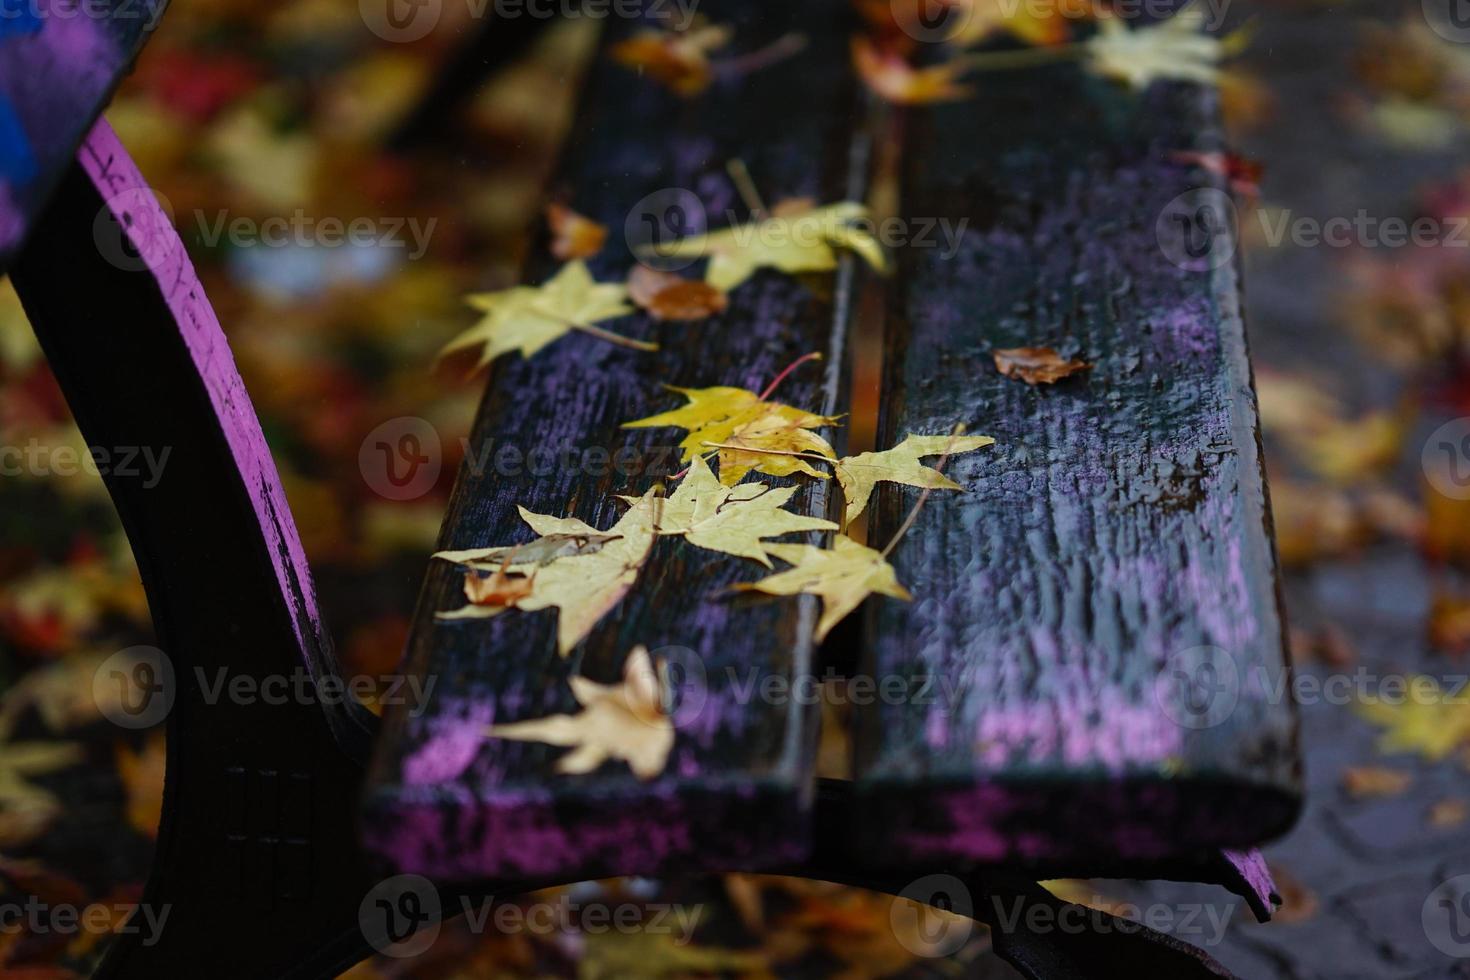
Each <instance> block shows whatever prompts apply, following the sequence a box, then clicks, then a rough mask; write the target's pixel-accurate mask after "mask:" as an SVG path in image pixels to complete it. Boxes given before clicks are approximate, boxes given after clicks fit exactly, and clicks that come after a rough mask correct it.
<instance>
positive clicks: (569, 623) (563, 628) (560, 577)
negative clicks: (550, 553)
mask: <svg viewBox="0 0 1470 980" xmlns="http://www.w3.org/2000/svg"><path fill="white" fill-rule="evenodd" d="M660 503H662V501H661V500H659V499H658V498H657V497H656V495H655V493H654V492H653V491H649V492H648V493H647V494H645V495H644V496H642V497H639V498H637V499H636V501H635V502H634V503H633V506H632V507H631V508H629V510H628V512H627V513H626V514H624V515H623V516H622V519H621V520H619V521H618V522H617V523H616V524H614V525H613V526H612V528H610V529H609V530H608V531H605V532H603V531H598V530H597V529H596V528H594V527H592V526H591V525H588V524H584V523H583V522H581V521H579V520H576V519H575V518H556V517H545V516H543V515H539V514H531V513H529V512H528V511H525V510H522V511H521V517H522V518H523V519H524V520H525V521H526V523H527V524H530V525H531V527H532V529H533V530H535V531H536V532H537V533H539V534H552V535H564V536H571V537H572V538H574V539H575V538H578V537H581V538H588V539H591V538H597V539H600V540H599V541H597V546H596V547H595V548H592V547H589V548H586V549H583V550H578V551H576V552H574V553H572V554H568V555H562V556H560V557H556V558H553V559H551V560H550V561H545V562H540V563H536V562H523V561H522V560H521V558H522V553H523V552H525V551H527V550H530V549H531V548H533V547H534V543H533V544H532V545H527V546H525V547H524V548H522V549H520V551H519V552H517V554H516V555H515V556H514V557H512V558H511V559H510V563H509V564H508V565H507V566H506V567H507V568H508V569H510V570H516V569H522V568H527V567H529V566H530V565H531V564H538V568H537V571H536V573H535V575H534V576H532V577H531V582H530V586H529V589H530V594H529V595H526V596H524V597H522V598H518V599H517V600H516V603H515V608H516V609H518V610H521V611H523V612H534V611H536V610H539V609H549V608H551V607H553V606H554V607H556V608H557V609H558V610H559V611H560V616H559V618H558V620H557V631H556V635H557V650H558V652H559V653H560V654H561V655H562V656H563V657H565V656H567V655H568V654H569V653H571V651H572V648H573V647H575V646H576V645H577V644H578V643H580V642H581V641H582V639H583V638H584V637H586V635H587V634H588V633H590V632H591V631H592V627H593V626H595V625H597V621H598V620H599V619H601V618H602V617H603V616H605V615H606V614H607V613H608V612H610V611H611V610H612V609H613V607H614V606H616V605H617V604H618V603H619V602H621V601H622V599H623V596H625V595H627V594H628V590H629V589H631V588H632V587H633V583H634V582H635V581H637V579H638V572H639V570H640V569H641V568H642V567H643V563H644V562H645V561H647V560H648V555H649V552H650V551H651V550H652V549H653V541H654V537H655V529H654V523H653V521H654V516H655V511H656V509H657V506H658V505H659V504H660ZM490 550H494V551H503V550H504V549H479V550H478V551H470V552H464V551H460V552H440V553H438V554H436V555H435V556H434V557H436V558H443V559H445V560H447V561H466V560H468V561H473V560H474V558H473V557H469V558H466V557H465V556H474V555H477V554H484V553H485V552H486V551H490ZM504 560H505V559H502V561H504ZM503 611H504V607H495V606H479V605H468V606H465V607H463V608H461V609H455V610H451V611H449V612H441V613H439V614H438V615H437V616H436V618H437V619H440V620H450V621H452V620H464V619H486V618H489V617H491V616H495V615H497V614H499V613H501V612H503Z"/></svg>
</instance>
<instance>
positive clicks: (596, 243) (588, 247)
mask: <svg viewBox="0 0 1470 980" xmlns="http://www.w3.org/2000/svg"><path fill="white" fill-rule="evenodd" d="M546 223H547V225H549V226H550V228H551V254H552V255H554V256H556V257H557V258H559V259H561V260H562V261H563V262H566V261H568V260H570V259H590V258H591V257H592V256H594V255H596V254H597V253H598V252H600V251H602V246H603V245H605V244H607V226H606V225H600V224H598V223H597V222H595V221H593V220H592V219H591V218H589V217H587V216H586V215H582V214H578V213H577V212H575V211H573V210H572V209H571V208H569V207H567V206H566V205H565V204H556V203H552V204H548V205H546Z"/></svg>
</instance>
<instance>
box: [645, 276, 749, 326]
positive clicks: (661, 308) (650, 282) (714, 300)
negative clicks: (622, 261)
mask: <svg viewBox="0 0 1470 980" xmlns="http://www.w3.org/2000/svg"><path fill="white" fill-rule="evenodd" d="M628 297H629V298H630V299H631V300H632V301H633V302H635V303H637V304H638V305H639V306H641V307H643V308H644V309H645V310H647V311H648V312H649V313H650V314H652V315H653V318H654V319H655V320H703V319H705V318H706V317H709V316H713V315H714V314H716V313H723V312H725V309H726V308H727V307H728V306H729V305H730V300H729V297H728V296H726V294H725V293H723V292H721V291H720V290H719V289H716V288H715V287H714V286H711V285H710V284H709V283H707V282H705V281H704V280H702V279H684V278H681V277H679V276H676V275H674V274H673V273H672V272H660V271H658V270H656V269H650V268H648V266H645V265H640V266H636V267H634V269H633V271H632V273H630V274H629V276H628Z"/></svg>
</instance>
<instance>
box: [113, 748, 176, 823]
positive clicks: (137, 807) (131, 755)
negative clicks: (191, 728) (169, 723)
mask: <svg viewBox="0 0 1470 980" xmlns="http://www.w3.org/2000/svg"><path fill="white" fill-rule="evenodd" d="M167 760H168V741H167V739H166V738H165V736H164V733H163V732H161V731H156V732H150V733H149V735H148V741H147V742H145V743H144V744H143V748H142V749H140V750H139V751H137V752H134V751H133V750H132V749H131V748H129V747H128V746H126V745H123V744H121V743H119V745H118V746H117V775H118V778H119V779H121V780H122V784H123V787H124V788H125V789H126V790H127V793H128V823H129V824H131V825H132V827H133V829H134V830H136V831H137V832H138V833H140V834H144V835H146V836H148V837H157V836H158V822H159V820H161V819H162V818H163V774H164V768H165V766H166V765H167Z"/></svg>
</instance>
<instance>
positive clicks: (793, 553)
mask: <svg viewBox="0 0 1470 980" xmlns="http://www.w3.org/2000/svg"><path fill="white" fill-rule="evenodd" d="M766 551H767V552H768V553H770V554H772V555H775V556H776V557H777V558H779V559H781V560H782V561H784V562H787V563H789V564H791V565H793V566H795V567H793V568H788V569H787V570H786V571H784V572H777V573H776V574H775V575H772V576H770V577H769V578H763V579H761V580H760V581H759V582H751V583H742V584H740V585H737V586H735V588H737V589H741V590H745V591H755V592H764V593H766V594H767V595H797V594H799V593H807V594H809V595H815V596H820V597H821V599H822V618H821V620H820V621H819V622H818V623H817V634H816V638H817V641H818V642H821V641H822V640H823V639H825V638H826V636H827V634H828V633H829V632H831V630H832V627H834V626H836V625H837V624H838V623H839V622H841V621H842V619H843V618H844V617H846V616H847V614H848V613H850V612H852V611H853V610H854V609H856V608H857V607H858V604H859V603H861V602H862V601H863V600H864V599H866V598H867V597H868V596H870V595H874V594H878V595H886V596H892V597H893V598H895V599H902V600H904V601H905V602H907V601H909V599H910V598H912V597H911V596H910V595H909V592H908V590H907V589H905V588H904V587H903V586H902V585H900V584H899V583H898V578H897V576H895V575H894V572H893V566H892V565H890V564H888V561H887V559H885V558H884V557H883V555H881V554H880V553H878V552H876V551H874V550H873V549H872V548H868V547H865V546H864V545H860V544H858V543H857V542H856V541H854V540H853V539H852V538H849V537H847V536H846V535H844V534H839V535H837V536H836V537H835V538H833V540H832V547H831V548H830V549H825V548H814V547H812V546H811V545H809V544H772V545H766Z"/></svg>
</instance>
